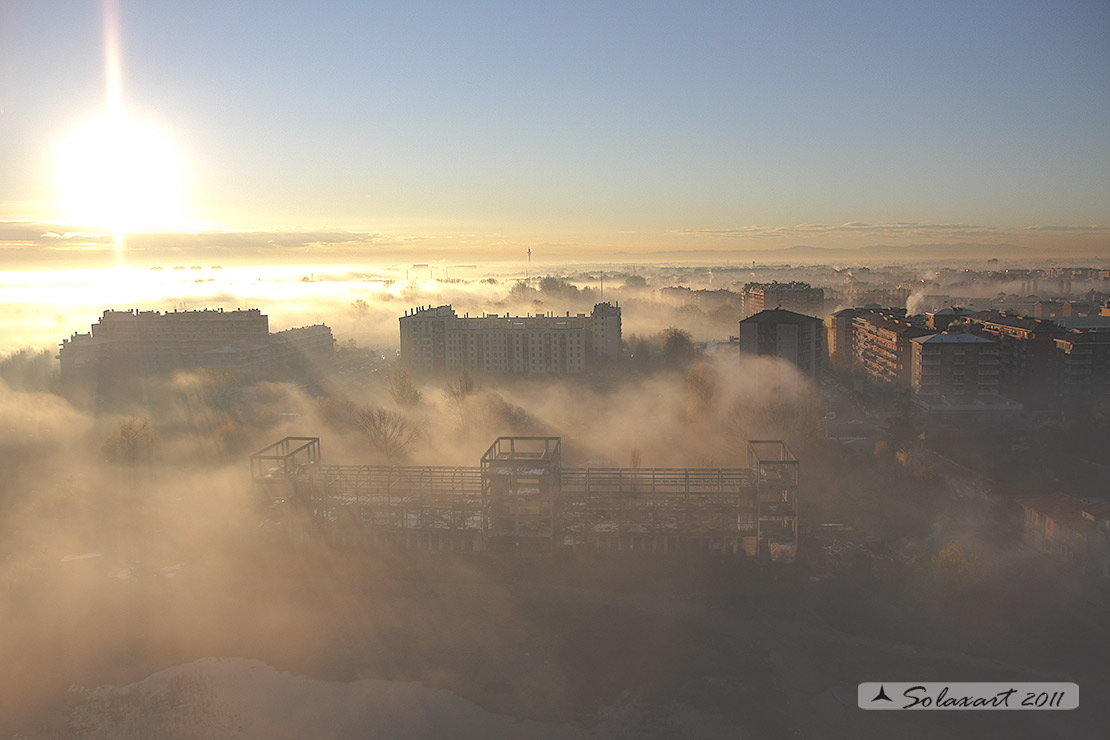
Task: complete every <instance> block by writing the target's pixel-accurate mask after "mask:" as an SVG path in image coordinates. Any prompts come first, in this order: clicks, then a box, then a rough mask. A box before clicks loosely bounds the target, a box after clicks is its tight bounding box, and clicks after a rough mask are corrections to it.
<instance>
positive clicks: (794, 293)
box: [741, 281, 825, 316]
mask: <svg viewBox="0 0 1110 740" xmlns="http://www.w3.org/2000/svg"><path fill="white" fill-rule="evenodd" d="M771 308H781V309H784V310H786V311H794V312H795V313H801V314H805V315H807V316H822V315H823V314H824V311H825V291H824V289H822V288H814V287H812V286H811V285H810V284H809V283H800V282H794V281H791V282H789V283H779V282H772V283H747V284H746V285H745V286H744V289H743V292H742V293H741V310H742V311H743V314H744V315H745V316H752V315H754V314H757V313H759V312H760V311H764V310H767V309H771Z"/></svg>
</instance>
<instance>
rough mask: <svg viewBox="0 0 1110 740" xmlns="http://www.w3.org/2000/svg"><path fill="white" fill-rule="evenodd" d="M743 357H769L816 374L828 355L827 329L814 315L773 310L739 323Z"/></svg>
mask: <svg viewBox="0 0 1110 740" xmlns="http://www.w3.org/2000/svg"><path fill="white" fill-rule="evenodd" d="M740 355H741V357H743V356H744V355H770V356H773V357H781V358H782V359H784V360H787V361H788V362H790V363H791V364H793V365H794V366H795V367H797V368H798V369H799V370H800V371H802V372H803V373H805V374H807V375H815V374H816V373H817V371H818V369H819V368H820V366H821V362H822V360H823V359H824V356H825V327H824V325H823V324H822V322H821V320H820V319H817V318H814V317H813V316H806V315H804V314H800V313H795V312H794V311H784V310H783V309H781V308H773V309H769V310H765V311H760V312H759V313H757V314H755V315H754V316H749V317H748V318H746V319H743V320H742V321H741V322H740Z"/></svg>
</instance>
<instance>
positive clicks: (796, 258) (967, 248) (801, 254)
mask: <svg viewBox="0 0 1110 740" xmlns="http://www.w3.org/2000/svg"><path fill="white" fill-rule="evenodd" d="M614 256H615V257H620V258H627V259H630V260H636V259H641V260H642V259H643V258H644V257H648V258H650V259H653V260H690V259H697V260H720V259H728V260H736V261H751V260H758V261H760V262H768V261H770V262H776V263H791V262H807V263H829V262H843V261H850V262H857V263H858V262H867V263H872V262H875V261H878V260H895V261H898V262H935V261H938V260H940V261H946V262H947V261H953V260H974V261H984V260H989V259H993V258H997V259H1021V260H1046V261H1055V260H1059V259H1074V258H1078V257H1081V256H1086V257H1089V258H1095V259H1102V260H1103V261H1105V259H1106V256H1105V255H1101V256H1099V255H1097V254H1094V253H1091V254H1086V255H1084V254H1082V253H1078V252H1072V251H1067V252H1053V253H1045V252H1042V251H1040V250H1035V249H1030V248H1029V247H1022V246H1019V245H1017V244H976V243H964V244H910V245H907V246H902V247H899V246H891V245H889V244H873V245H870V246H866V247H858V248H855V249H849V248H839V247H814V246H809V245H805V244H799V245H797V246H794V247H787V248H785V249H751V250H748V249H688V250H687V249H674V250H665V251H657V252H647V253H640V254H637V253H634V252H627V251H625V252H617V253H615V254H614Z"/></svg>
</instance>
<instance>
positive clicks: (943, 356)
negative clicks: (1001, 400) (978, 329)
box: [910, 332, 998, 401]
mask: <svg viewBox="0 0 1110 740" xmlns="http://www.w3.org/2000/svg"><path fill="white" fill-rule="evenodd" d="M910 341H911V344H912V358H911V365H912V374H911V385H912V387H913V389H914V391H916V392H917V394H918V395H919V396H923V397H926V398H928V397H941V396H944V397H946V398H949V399H952V398H956V399H966V400H967V401H983V400H993V399H994V398H995V397H997V396H998V342H996V341H994V340H992V339H987V338H986V337H980V336H976V335H975V334H964V333H948V332H941V333H939V334H930V335H927V336H921V337H914V338H913V339H912V340H910Z"/></svg>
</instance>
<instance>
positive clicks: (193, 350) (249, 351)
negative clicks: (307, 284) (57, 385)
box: [58, 308, 335, 397]
mask: <svg viewBox="0 0 1110 740" xmlns="http://www.w3.org/2000/svg"><path fill="white" fill-rule="evenodd" d="M334 348H335V341H334V339H333V338H332V334H331V329H330V328H328V327H327V326H325V325H323V324H319V325H316V326H307V327H302V328H299V329H291V330H288V331H284V332H278V333H276V334H270V332H269V318H268V317H267V316H266V315H265V314H263V313H262V312H261V311H260V310H259V309H257V308H251V309H244V310H236V311H224V310H223V309H218V310H208V309H206V310H203V311H172V312H171V311H167V312H165V313H162V312H159V311H139V310H131V311H112V310H109V311H105V312H104V314H103V315H102V316H101V317H100V320H99V321H97V323H95V324H93V325H92V327H91V328H90V331H89V332H88V333H83V334H81V333H78V334H74V335H73V336H71V337H70V338H69V339H65V340H63V341H62V345H61V350H60V351H59V353H58V360H59V361H60V363H61V380H62V383H63V385H65V386H67V387H69V388H76V387H79V386H82V387H88V388H89V389H90V390H93V391H95V392H96V393H97V395H99V396H110V397H134V396H135V395H136V393H137V392H138V391H141V389H142V388H143V387H144V386H145V381H147V380H149V379H151V378H154V377H157V376H162V375H168V374H170V373H172V372H174V371H177V370H197V369H207V370H218V371H223V372H227V373H229V374H231V375H232V376H234V377H235V378H237V379H239V380H242V381H252V380H259V379H265V378H273V377H283V376H284V375H285V374H286V373H287V372H288V371H290V370H293V369H304V368H306V367H309V366H311V365H313V364H317V363H324V364H326V363H328V362H330V361H331V360H332V358H333V356H334Z"/></svg>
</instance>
